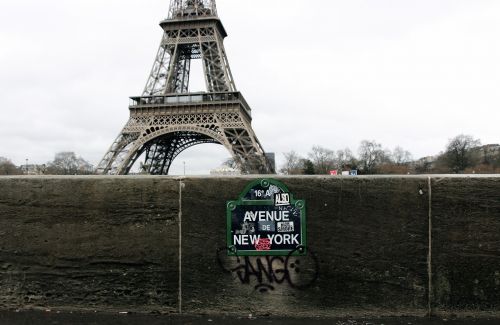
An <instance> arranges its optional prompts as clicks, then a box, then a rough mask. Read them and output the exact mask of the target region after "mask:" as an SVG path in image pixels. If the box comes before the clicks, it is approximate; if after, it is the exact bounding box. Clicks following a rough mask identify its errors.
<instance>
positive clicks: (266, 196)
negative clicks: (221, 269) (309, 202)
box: [227, 179, 307, 256]
mask: <svg viewBox="0 0 500 325" xmlns="http://www.w3.org/2000/svg"><path fill="white" fill-rule="evenodd" d="M227 246H228V255H230V256H262V255H267V256H287V255H305V254H306V250H307V249H306V203H305V201H304V200H295V198H294V197H293V194H292V193H290V191H289V190H288V188H287V187H286V185H284V184H283V183H281V182H279V181H277V180H274V179H260V180H256V181H254V182H252V183H250V184H249V185H248V186H247V187H246V188H245V190H244V191H243V192H242V193H241V195H240V196H239V198H238V200H237V201H229V202H227Z"/></svg>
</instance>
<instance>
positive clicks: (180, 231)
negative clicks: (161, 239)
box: [178, 179, 184, 314]
mask: <svg viewBox="0 0 500 325" xmlns="http://www.w3.org/2000/svg"><path fill="white" fill-rule="evenodd" d="M183 185H184V184H183V183H182V179H181V180H179V298H178V299H179V302H178V304H179V314H182V186H183Z"/></svg>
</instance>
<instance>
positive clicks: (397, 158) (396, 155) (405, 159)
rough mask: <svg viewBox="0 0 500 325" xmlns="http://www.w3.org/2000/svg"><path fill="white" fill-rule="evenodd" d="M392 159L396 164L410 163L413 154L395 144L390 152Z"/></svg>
mask: <svg viewBox="0 0 500 325" xmlns="http://www.w3.org/2000/svg"><path fill="white" fill-rule="evenodd" d="M392 160H393V161H394V163H395V164H396V165H398V166H401V165H405V164H408V163H410V162H411V161H412V160H413V156H412V154H411V152H409V151H408V150H404V149H403V148H402V147H400V146H397V147H396V148H394V151H393V152H392Z"/></svg>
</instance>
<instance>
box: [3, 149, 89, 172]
mask: <svg viewBox="0 0 500 325" xmlns="http://www.w3.org/2000/svg"><path fill="white" fill-rule="evenodd" d="M93 173H94V168H93V166H92V165H91V164H90V163H89V162H88V161H86V160H85V159H83V158H82V157H80V156H77V155H76V154H75V153H74V152H59V153H57V154H56V155H55V157H54V159H53V160H52V161H49V162H47V163H46V164H43V165H29V164H27V165H22V166H16V165H14V163H12V161H11V160H10V159H7V158H4V157H0V175H23V174H35V175H91V174H93Z"/></svg>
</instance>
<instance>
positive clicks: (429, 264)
mask: <svg viewBox="0 0 500 325" xmlns="http://www.w3.org/2000/svg"><path fill="white" fill-rule="evenodd" d="M428 191H429V194H428V195H429V229H428V231H429V247H428V249H429V251H428V255H427V276H428V289H427V290H429V292H428V296H427V300H428V306H427V308H428V313H429V317H431V316H432V297H433V294H432V179H431V177H429V178H428Z"/></svg>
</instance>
